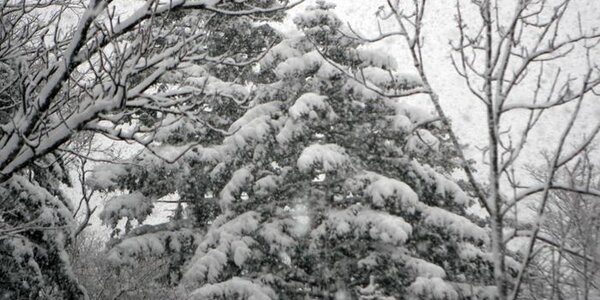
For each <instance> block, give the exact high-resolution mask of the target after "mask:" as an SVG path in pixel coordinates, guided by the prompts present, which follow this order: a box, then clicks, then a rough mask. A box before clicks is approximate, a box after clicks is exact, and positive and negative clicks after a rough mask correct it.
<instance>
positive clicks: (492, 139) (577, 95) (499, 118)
mask: <svg viewBox="0 0 600 300" xmlns="http://www.w3.org/2000/svg"><path fill="white" fill-rule="evenodd" d="M464 2H467V3H463V1H457V2H456V6H455V8H456V21H457V28H458V39H457V40H455V41H453V42H452V43H451V46H452V48H453V49H454V54H453V55H452V64H453V66H454V68H455V70H456V72H457V73H458V75H460V76H461V77H462V78H463V79H464V81H465V83H466V86H467V87H468V89H469V91H470V92H471V94H472V95H473V96H474V98H476V99H478V101H479V103H480V104H481V105H482V107H483V109H485V112H486V114H487V120H486V124H485V126H486V128H487V136H488V143H487V146H486V147H485V149H484V150H483V151H484V153H485V159H484V160H485V161H484V163H485V166H486V168H487V175H488V176H487V180H481V179H480V178H477V177H476V176H475V174H474V171H473V169H472V167H471V164H470V163H469V160H468V159H467V157H466V156H465V154H464V153H463V150H462V149H463V146H462V145H461V144H460V142H459V138H458V137H457V136H456V134H455V133H454V132H453V130H452V127H451V123H450V120H449V118H448V116H447V115H446V113H445V112H444V110H443V109H442V106H441V104H440V102H441V101H442V100H443V99H442V95H439V94H438V93H437V92H436V91H435V89H434V88H433V87H432V86H431V84H430V80H429V77H428V75H427V72H426V64H427V57H424V55H423V49H424V38H425V37H424V36H423V34H422V32H423V20H424V18H425V15H426V11H427V9H426V7H427V1H426V0H413V1H410V2H409V1H404V2H401V1H398V0H387V5H386V6H382V7H380V10H379V12H378V17H379V18H380V19H391V20H394V21H395V23H396V25H397V30H395V31H388V32H385V31H384V30H382V29H381V26H380V27H379V28H380V32H379V34H378V35H377V36H375V37H365V36H364V35H363V34H360V33H358V32H357V31H355V30H351V33H349V34H348V35H349V36H353V37H355V38H357V39H361V40H367V41H373V42H375V41H379V40H382V39H386V38H389V37H393V36H399V37H401V38H403V40H404V41H405V43H406V46H407V47H408V49H409V51H410V54H411V57H412V60H413V63H414V67H415V69H416V71H417V73H418V74H419V77H420V78H421V81H422V84H423V89H422V90H418V91H414V93H424V94H427V95H428V96H429V98H430V100H431V102H432V104H433V106H434V107H435V110H436V111H437V113H438V116H439V118H440V119H441V121H442V123H443V125H444V127H445V129H446V130H447V132H448V137H449V139H450V140H451V141H452V142H453V144H454V146H455V149H456V151H457V152H458V155H459V157H460V158H461V159H462V161H463V169H464V171H465V173H466V176H467V178H468V181H469V183H470V185H471V187H472V189H473V195H474V197H475V198H476V199H477V200H478V202H479V203H480V205H481V206H482V207H483V208H485V210H486V212H487V214H488V215H489V225H490V227H491V250H492V253H493V257H494V276H495V282H496V287H497V294H498V298H499V299H501V300H504V299H512V300H514V299H517V297H518V296H519V292H520V291H521V285H522V283H523V279H524V276H525V274H526V273H527V268H528V266H529V263H530V260H531V258H532V257H533V255H534V249H535V245H536V242H538V241H540V240H544V241H545V242H547V243H553V244H554V245H558V244H557V243H559V244H560V241H549V240H547V239H544V238H543V237H541V236H540V229H541V228H540V222H534V225H533V227H532V228H530V229H528V230H511V228H510V227H512V225H514V224H517V225H518V224H519V222H522V221H530V220H519V219H518V214H517V212H519V211H520V210H521V208H522V207H523V206H522V205H521V203H525V202H527V201H528V200H529V199H533V198H536V199H541V200H540V201H539V202H537V205H536V207H535V213H534V214H535V217H534V218H536V219H538V218H542V217H543V216H544V215H545V214H546V212H547V207H548V199H549V198H550V195H551V194H552V192H554V191H557V190H560V191H569V192H574V193H578V194H582V195H599V194H600V192H599V191H598V190H596V189H593V188H592V187H589V186H587V187H586V186H573V185H564V184H561V183H560V182H559V181H557V180H556V174H557V172H560V171H561V170H562V169H564V168H565V167H566V166H567V164H568V163H569V162H571V161H572V160H573V159H574V158H576V157H577V156H578V155H579V154H580V153H582V151H584V150H585V149H586V148H587V147H588V146H589V145H590V144H591V143H592V141H593V140H594V139H595V138H596V136H597V134H598V132H599V131H600V121H598V120H595V122H596V123H595V124H592V126H591V130H589V131H588V132H585V133H584V134H580V133H578V132H576V130H577V129H576V122H577V120H578V118H579V117H580V115H581V113H582V107H584V102H585V101H589V100H590V99H592V98H595V99H598V96H599V94H598V92H597V91H595V90H594V89H596V88H597V87H598V85H599V84H600V72H599V71H600V70H599V68H598V61H596V60H594V58H595V56H594V54H595V53H596V52H594V51H598V43H599V42H600V39H599V38H600V33H598V32H597V31H596V29H594V28H591V29H590V28H585V27H584V25H583V22H582V21H581V20H580V19H579V20H576V21H579V22H576V24H577V25H576V26H575V28H573V26H572V25H569V24H567V23H566V22H567V19H568V17H567V13H568V12H571V11H572V10H573V9H575V5H576V4H574V3H572V2H574V1H571V0H562V1H549V0H539V1H528V0H515V1H510V2H511V3H506V2H503V3H502V5H500V3H499V1H490V0H481V1H477V0H473V1H464ZM466 14H467V15H468V17H465V15H466ZM577 57H579V58H582V61H580V62H578V63H579V64H581V65H582V66H583V68H582V70H581V73H580V74H575V73H573V72H565V71H563V70H564V69H565V68H564V67H565V64H568V63H572V62H573V60H575V59H576V58H577ZM348 76H355V75H352V74H348ZM359 78H360V77H359ZM359 81H360V80H359ZM364 84H365V85H368V83H366V82H365V83H364ZM400 96H405V95H400ZM560 107H568V108H570V109H571V111H570V113H569V112H564V113H565V114H568V115H569V117H568V118H567V120H566V122H563V123H560V124H555V126H556V127H558V126H560V128H561V129H560V130H561V134H560V136H559V139H558V141H557V142H556V144H554V145H547V146H548V147H551V149H549V150H548V152H547V153H548V157H549V159H548V163H547V165H546V166H545V168H544V170H543V172H544V173H545V175H544V179H545V180H544V181H543V182H542V183H535V184H528V181H527V180H524V178H523V177H520V176H522V174H523V172H522V168H521V165H520V164H519V161H518V160H519V158H520V157H521V156H522V153H524V152H525V149H526V147H529V145H530V144H527V143H528V142H530V140H531V137H530V136H531V133H532V131H533V129H534V128H536V126H540V124H541V123H540V120H541V118H542V116H543V115H544V114H545V113H546V112H548V111H549V110H552V109H559V108H560ZM517 111H520V112H522V111H525V112H526V114H527V117H525V118H524V122H523V123H522V124H515V123H511V122H510V121H508V118H506V116H507V115H509V114H510V113H513V112H517ZM514 128H518V129H517V130H515V129H514ZM507 233H508V234H507ZM517 236H521V237H522V236H526V237H527V238H528V243H527V247H526V249H525V253H524V254H523V259H522V261H521V266H520V269H519V270H518V274H516V276H514V278H513V276H509V273H510V270H508V268H507V266H506V255H507V243H509V242H510V241H511V240H513V239H514V238H515V237H517Z"/></svg>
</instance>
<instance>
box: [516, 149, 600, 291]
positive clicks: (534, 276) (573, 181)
mask: <svg viewBox="0 0 600 300" xmlns="http://www.w3.org/2000/svg"><path fill="white" fill-rule="evenodd" d="M593 153H594V151H585V152H584V153H582V154H581V155H579V156H578V158H577V160H576V161H574V162H573V163H572V164H570V165H568V166H567V167H566V168H565V169H563V170H562V171H561V172H559V173H558V174H557V180H558V181H560V183H561V184H562V185H565V186H567V187H570V188H572V189H576V188H582V187H583V188H585V189H587V190H589V191H593V190H598V188H599V183H600V181H599V180H598V171H597V169H596V165H595V164H594V163H593V159H592V157H593ZM531 172H532V173H533V176H534V177H536V178H537V179H538V180H540V181H541V182H543V180H544V178H543V176H544V174H543V173H542V174H540V173H539V172H538V171H536V170H535V169H533V170H532V171H531ZM598 197H600V194H597V195H589V194H588V195H583V194H581V193H575V192H572V191H569V190H555V191H553V192H552V193H551V194H550V198H549V200H548V201H549V202H548V208H547V213H546V214H545V216H544V224H543V225H542V228H541V230H540V234H539V236H540V239H541V240H542V241H543V242H544V243H542V244H541V245H538V246H536V249H535V251H534V254H535V256H534V258H533V259H532V272H531V274H529V276H528V277H529V278H528V279H529V280H528V281H529V282H528V285H527V288H526V289H525V292H526V294H527V295H528V297H529V298H531V299H595V298H597V297H598V296H600V293H599V291H600V290H599V286H598V284H599V282H598V280H599V277H598V272H599V271H600V268H599V265H598V263H599V261H600V260H599V259H600V257H599V254H600V252H599V249H600V248H599V245H598V233H599V230H598V229H599V226H600V223H599V220H598V213H599V207H598V205H599V203H598V200H599V199H600V198H598ZM548 287H551V288H550V289H549V288H548Z"/></svg>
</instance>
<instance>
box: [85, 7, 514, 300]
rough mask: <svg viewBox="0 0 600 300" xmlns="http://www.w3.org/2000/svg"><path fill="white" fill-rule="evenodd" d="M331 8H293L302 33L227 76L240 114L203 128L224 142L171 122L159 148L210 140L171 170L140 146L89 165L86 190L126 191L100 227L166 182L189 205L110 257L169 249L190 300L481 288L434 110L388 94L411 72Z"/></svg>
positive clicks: (483, 241) (464, 199)
mask: <svg viewBox="0 0 600 300" xmlns="http://www.w3.org/2000/svg"><path fill="white" fill-rule="evenodd" d="M332 8H333V6H332V5H331V4H327V3H323V2H319V3H318V4H317V5H316V6H311V7H309V8H308V9H307V10H306V12H304V13H302V14H300V15H298V16H297V17H296V18H295V20H294V21H295V23H296V25H297V26H298V28H299V29H301V30H302V32H303V33H304V35H302V36H299V37H285V38H283V39H282V40H281V41H280V42H279V43H278V44H277V45H276V46H274V47H273V48H272V49H271V50H270V51H269V53H268V54H267V55H266V56H265V57H263V58H262V59H261V60H260V61H259V63H258V64H257V65H255V66H254V67H253V68H252V69H251V70H252V72H253V73H252V72H250V69H248V70H246V71H247V72H248V73H244V75H243V76H244V77H243V79H241V81H238V82H236V83H238V84H239V85H228V88H227V89H228V91H230V93H232V92H233V91H239V96H238V97H232V98H234V99H240V98H244V99H249V100H248V103H247V109H246V111H245V112H243V114H241V112H240V111H239V110H237V109H239V106H238V107H237V108H236V109H234V110H235V113H231V111H221V112H219V113H216V114H214V115H215V116H218V120H215V121H214V123H212V124H213V125H215V126H220V127H223V126H228V128H227V134H226V135H225V137H224V138H223V139H222V140H219V138H218V137H215V138H214V139H213V140H210V139H207V138H206V137H207V135H209V134H210V135H214V134H215V132H214V130H212V129H207V128H200V129H198V128H195V127H186V126H185V124H178V126H176V127H173V128H172V129H173V130H170V131H168V132H164V140H163V141H164V142H163V143H164V144H162V148H164V149H174V148H176V147H177V146H180V145H181V144H185V145H187V144H188V143H194V142H196V143H200V142H205V141H210V142H207V143H203V144H201V145H195V146H194V147H193V149H192V150H190V151H188V152H186V154H185V155H183V157H182V159H180V160H179V161H177V162H176V163H175V164H173V165H168V164H162V163H158V164H155V163H156V161H157V159H150V158H149V157H148V158H147V159H146V160H143V161H142V162H143V164H144V165H146V166H152V165H154V166H157V167H156V168H151V169H149V171H141V169H140V173H137V174H136V173H134V175H127V176H121V177H119V176H115V177H114V178H107V177H102V176H98V177H99V178H102V179H103V180H97V183H98V187H104V188H106V187H111V188H115V187H118V188H121V189H128V190H130V193H129V194H127V195H125V196H120V197H117V198H115V199H113V200H112V201H111V202H109V204H108V206H107V209H105V211H104V212H103V214H102V217H103V219H104V221H105V222H107V223H108V224H111V225H113V226H115V225H116V224H117V221H118V220H120V219H122V218H128V219H129V220H132V219H137V220H138V221H140V222H143V220H144V218H145V216H147V215H148V213H149V212H150V210H149V209H147V208H151V207H152V200H153V199H154V200H155V199H158V198H159V197H162V196H164V195H165V194H167V193H176V194H178V195H179V199H181V200H182V202H184V203H187V206H186V208H185V209H183V206H180V208H181V209H178V210H177V211H176V213H175V215H174V217H173V220H172V221H170V222H167V223H165V224H160V225H156V226H148V225H142V226H139V227H136V228H131V229H129V230H128V232H127V233H126V234H125V236H123V237H121V238H119V239H117V241H116V242H115V243H114V245H113V246H114V247H113V248H112V249H111V259H112V260H113V261H114V262H120V263H130V262H133V261H134V258H135V257H136V256H139V255H166V254H168V255H171V256H172V255H173V253H177V254H178V255H179V256H177V257H178V259H179V267H180V271H181V272H182V273H181V278H179V276H176V278H175V281H176V282H178V283H179V285H180V289H181V292H182V293H185V294H188V295H190V296H191V298H192V299H233V298H241V299H277V298H281V299H307V298H319V299H327V298H335V299H469V298H471V299H492V298H493V293H494V287H492V286H490V284H491V283H492V282H493V280H492V275H491V256H490V254H489V253H487V252H486V245H487V243H488V233H487V231H486V229H484V228H482V227H480V226H478V225H477V224H476V222H475V219H476V217H473V216H469V215H468V213H467V208H468V207H469V206H470V205H471V201H470V198H469V196H468V194H467V193H466V192H465V191H463V190H462V189H461V186H460V185H459V184H458V183H457V182H455V181H453V180H452V179H451V175H452V172H453V171H454V170H455V169H456V168H458V167H459V162H458V161H457V160H455V159H454V156H455V155H454V151H453V150H452V146H451V145H450V144H449V143H448V142H447V140H446V137H445V136H444V134H443V132H442V130H441V129H440V128H439V127H438V126H439V124H438V123H437V120H436V118H435V117H434V116H432V115H431V114H429V113H428V112H427V111H425V110H423V109H422V108H419V107H416V106H414V105H411V104H410V98H398V97H390V96H392V95H394V96H397V95H410V94H411V93H412V91H415V90H418V89H419V88H420V82H419V80H418V79H417V78H416V77H415V76H412V75H411V74H407V73H402V72H399V71H398V69H399V66H398V65H397V63H396V62H395V61H394V59H392V58H391V57H389V56H387V55H384V54H381V53H378V52H374V51H370V50H368V48H367V47H364V46H365V45H362V44H361V43H360V42H359V41H357V40H356V39H352V38H350V37H348V36H346V35H344V32H345V30H346V28H345V27H344V26H343V23H342V22H341V21H340V20H339V19H338V18H337V17H336V16H335V15H334V13H333V12H332V10H331V9H332ZM235 28H236V29H237V30H238V32H239V30H241V29H242V27H240V26H237V27H235ZM203 71H206V70H203ZM214 71H215V70H209V71H208V72H210V74H211V75H210V76H214V78H219V80H226V79H225V78H224V77H221V76H222V75H218V72H217V73H215V72H214ZM226 73H227V72H226ZM231 75H232V73H229V76H231ZM210 78H213V77H210ZM229 79H231V77H229ZM187 80H194V79H193V78H192V79H190V78H188V79H187ZM205 80H206V79H205ZM209 80H215V81H213V82H219V83H220V82H221V81H216V80H217V79H209ZM229 82H231V81H229ZM234 82H235V81H234ZM211 86H217V87H218V86H219V84H216V85H210V84H207V88H210V87H211ZM232 87H235V88H232ZM215 97H216V99H221V100H222V101H225V99H226V98H227V95H224V94H223V93H215ZM227 99H229V100H231V99H230V98H227ZM217 101H220V100H217ZM215 103H219V104H222V103H223V102H215ZM205 109H207V110H210V111H214V110H218V109H222V108H221V107H220V106H219V105H214V106H212V105H211V106H207V107H206V108H205ZM216 118H217V117H216ZM176 133H179V134H176ZM215 136H216V135H215ZM181 141H185V143H182V142H181ZM129 171H131V170H129ZM115 174H118V172H116V173H115ZM130 174H131V173H130ZM123 178H126V179H127V180H123ZM171 180H172V181H171ZM158 182H161V183H163V184H162V185H158V184H157V183H158ZM191 252H193V254H191ZM508 261H509V262H510V261H511V260H510V259H509V260H508ZM174 267H177V266H176V265H174Z"/></svg>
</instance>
